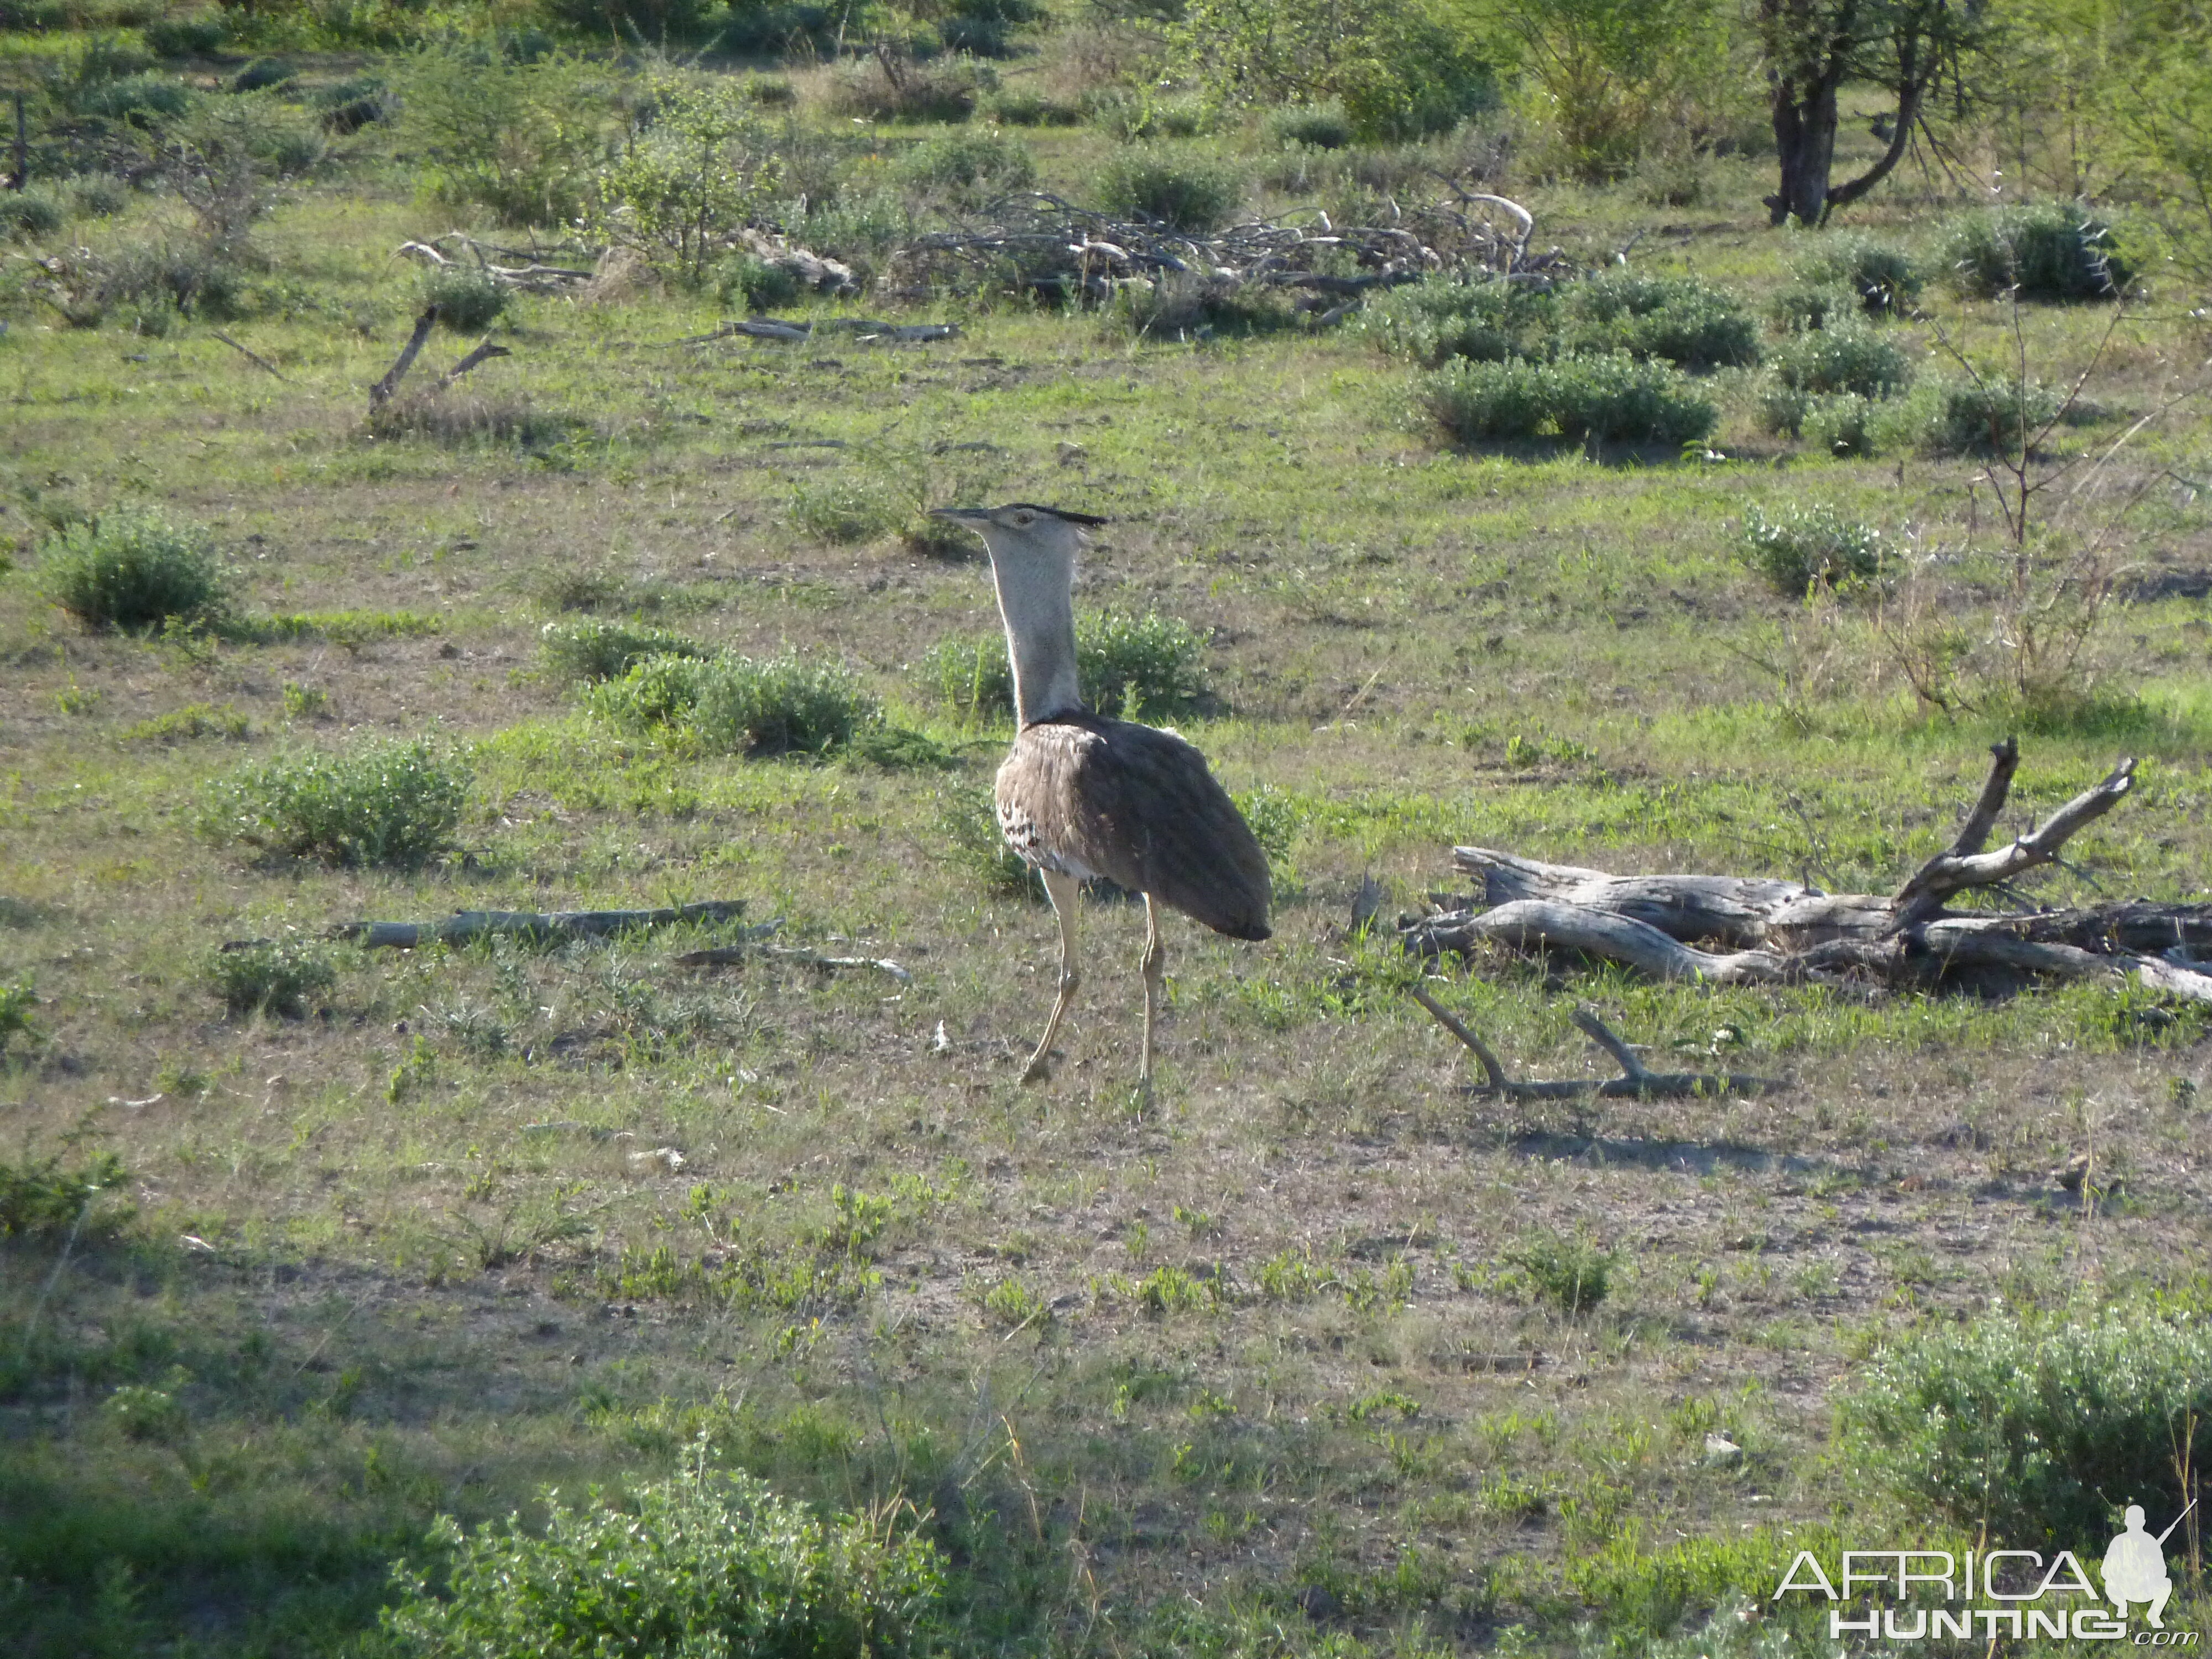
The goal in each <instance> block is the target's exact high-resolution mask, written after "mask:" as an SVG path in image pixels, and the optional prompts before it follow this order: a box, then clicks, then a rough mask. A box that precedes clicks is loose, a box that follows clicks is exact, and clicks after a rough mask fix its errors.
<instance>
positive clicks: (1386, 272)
mask: <svg viewBox="0 0 2212 1659" xmlns="http://www.w3.org/2000/svg"><path fill="white" fill-rule="evenodd" d="M1534 230H1535V221H1534V219H1533V218H1532V217H1531V216H1530V215H1529V213H1528V210H1527V209H1525V208H1522V206H1520V205H1519V204H1517V203H1514V202H1510V201H1508V200H1506V198H1505V197H1502V196H1484V195H1470V194H1465V193H1462V195H1461V197H1460V200H1459V201H1458V202H1457V203H1456V204H1450V203H1443V202H1439V203H1436V204H1431V205H1429V206H1426V207H1420V208H1415V209H1413V210H1409V211H1406V212H1403V213H1401V214H1400V215H1398V216H1397V217H1396V218H1395V220H1394V221H1393V222H1390V223H1389V224H1376V225H1338V224H1335V223H1333V222H1331V221H1330V219H1329V216H1328V214H1326V213H1324V212H1322V211H1321V210H1318V209H1314V210H1305V211H1302V212H1300V213H1297V214H1294V215H1288V216H1284V217H1282V218H1280V219H1274V220H1264V219H1255V220H1249V221H1247V222H1244V223H1242V224H1237V225H1231V226H1230V227H1228V228H1226V229H1223V230H1218V231H1214V232H1210V233H1206V234H1199V233H1196V232H1193V231H1184V230H1178V229H1176V228H1174V227H1173V226H1170V225H1165V224H1162V223H1159V222H1157V221H1151V220H1132V219H1122V218H1116V217H1115V216H1111V215H1109V214H1105V213H1101V212H1097V211H1095V210H1092V209H1089V208H1083V207H1078V206H1076V205H1075V204H1073V203H1072V202H1068V201H1065V200H1063V199H1062V198H1060V197H1057V196H1050V195H1046V194H1043V193H1042V192H1036V191H1024V192H1023V193H1022V194H1019V195H1016V196H1008V197H1002V198H1001V199H1000V200H999V201H997V202H994V203H993V204H991V205H990V206H988V207H987V208H985V209H983V210H981V212H979V213H978V214H976V215H975V217H974V218H973V219H972V220H969V221H967V222H962V223H957V224H955V225H952V226H951V227H949V228H945V229H943V230H937V231H931V232H928V233H927V234H923V235H921V236H918V237H916V238H915V240H912V241H910V242H908V244H907V245H906V246H903V247H902V248H900V249H899V250H898V251H897V252H896V253H895V254H893V255H892V256H891V259H890V266H889V270H890V281H891V282H892V283H893V284H895V287H896V291H899V292H902V293H906V294H910V295H915V296H917V297H918V296H920V295H923V294H927V293H941V292H946V291H954V292H957V291H967V290H973V289H986V288H1000V289H1013V290H1015V291H1018V292H1022V293H1028V294H1035V295H1044V296H1047V297H1049V298H1054V299H1059V300H1086V301H1094V302H1103V301H1109V300H1111V299H1112V298H1113V297H1114V296H1115V294H1116V293H1118V292H1120V291H1121V289H1125V288H1127V287H1129V286H1131V285H1138V286H1141V287H1145V288H1151V287H1152V286H1154V285H1156V284H1158V283H1163V282H1166V281H1170V280H1175V279H1183V280H1186V281H1196V282H1201V283H1208V284H1215V285H1219V286H1222V287H1225V288H1244V287H1254V288H1262V289H1291V290H1303V291H1304V292H1305V293H1306V294H1308V295H1314V296H1316V297H1317V298H1320V299H1322V300H1324V301H1334V302H1335V304H1336V305H1337V306H1338V307H1340V308H1341V307H1344V306H1345V305H1346V304H1347V303H1348V302H1356V301H1358V299H1359V298H1360V297H1361V296H1363V295H1366V294H1367V293H1369V292H1370V291H1371V290H1373V289H1380V288H1390V287H1395V285H1397V284H1399V283H1412V282H1418V281H1419V280H1420V279H1421V278H1422V277H1424V276H1430V275H1431V274H1434V273H1437V272H1442V271H1462V272H1463V271H1472V270H1488V271H1492V272H1495V273H1497V274H1498V275H1501V276H1536V275H1539V274H1541V273H1544V272H1547V271H1550V270H1553V269H1554V268H1559V269H1560V270H1563V271H1564V270H1565V256H1564V255H1562V254H1560V253H1559V251H1558V250H1557V249H1553V250H1552V251H1551V252H1547V253H1542V254H1535V255H1532V254H1531V253H1530V252H1529V249H1528V242H1529V238H1530V237H1531V236H1532V235H1533V234H1534Z"/></svg>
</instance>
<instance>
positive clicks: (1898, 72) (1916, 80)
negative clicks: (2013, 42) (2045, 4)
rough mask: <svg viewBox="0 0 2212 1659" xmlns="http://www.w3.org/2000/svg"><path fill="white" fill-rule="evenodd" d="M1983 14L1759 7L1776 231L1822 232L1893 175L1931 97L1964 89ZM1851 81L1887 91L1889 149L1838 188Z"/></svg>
mask: <svg viewBox="0 0 2212 1659" xmlns="http://www.w3.org/2000/svg"><path fill="white" fill-rule="evenodd" d="M1985 10H1986V8H1985V6H1984V3H1983V0H1758V14H1757V15H1758V23H1759V50H1760V52H1761V55H1762V56H1763V57H1764V58H1765V62H1766V82H1767V90H1768V95H1769V98H1770V100H1771V105H1772V108H1773V112H1774V148H1775V150H1776V153H1777V155H1778V158H1779V160H1780V161H1781V170H1782V179H1781V187H1780V188H1779V189H1778V190H1777V191H1775V193H1774V194H1773V195H1771V196H1770V197H1767V198H1766V205H1767V209H1768V210H1769V212H1770V213H1771V216H1772V222H1774V223H1775V224H1781V223H1783V222H1784V221H1785V220H1789V219H1795V220H1796V221H1797V222H1799V223H1800V224H1803V225H1818V224H1820V223H1821V222H1823V221H1825V220H1826V218H1827V216H1828V215H1829V214H1830V213H1831V212H1832V211H1833V210H1835V209H1837V208H1839V207H1841V206H1843V205H1844V204H1846V203H1849V202H1855V201H1857V199H1858V198H1859V197H1862V196H1863V195H1865V194H1866V193H1867V192H1868V191H1870V190H1872V189H1873V188H1874V187H1875V185H1878V184H1880V183H1881V181H1882V180H1883V179H1886V178H1887V177H1888V176H1889V172H1890V169H1891V168H1893V167H1895V166H1896V165H1897V164H1898V162H1899V161H1900V160H1902V159H1903V158H1904V155H1905V147H1906V145H1907V144H1909V143H1911V139H1912V129H1913V125H1914V124H1915V123H1916V122H1918V121H1919V120H1921V119H1922V118H1923V115H1924V112H1925V110H1926V107H1927V104H1928V100H1929V97H1930V96H1931V94H1934V93H1935V92H1936V91H1937V90H1938V89H1939V88H1941V87H1942V85H1943V84H1944V83H1945V82H1950V83H1951V84H1952V85H1953V86H1954V88H1959V89H1960V90H1961V91H1962V92H1963V89H1964V86H1965V82H1964V79H1963V75H1962V71H1963V70H1964V69H1965V68H1966V64H1968V63H1969V61H1970V60H1971V59H1972V58H1973V57H1975V56H1976V55H1977V54H1978V53H1979V52H1981V51H1982V50H1983V49H1984V45H1985V42H1986V39H1987V33H1988V26H1987V23H1986V21H1985V16H1984V14H1985ZM1847 81H1849V82H1860V83H1863V84H1867V85H1871V86H1876V87H1880V88H1882V89H1883V90H1884V91H1885V92H1886V93H1887V94H1889V96H1891V97H1892V98H1893V99H1894V100H1896V107H1895V110H1894V112H1893V113H1892V114H1891V116H1890V117H1889V148H1888V149H1887V150H1886V151H1885V152H1884V153H1883V154H1882V155H1881V156H1880V157H1878V158H1877V159H1876V160H1875V163H1874V165H1873V166H1872V167H1869V168H1868V169H1867V170H1866V171H1865V172H1864V173H1861V174H1860V175H1859V176H1858V177H1857V178H1856V179H1849V180H1847V181H1846V182H1844V183H1843V184H1840V185H1832V184H1831V183H1830V182H1829V176H1830V174H1831V173H1832V172H1833V170H1834V167H1835V157H1836V119H1837V94H1838V93H1839V92H1840V91H1841V90H1842V88H1843V86H1844V82H1847Z"/></svg>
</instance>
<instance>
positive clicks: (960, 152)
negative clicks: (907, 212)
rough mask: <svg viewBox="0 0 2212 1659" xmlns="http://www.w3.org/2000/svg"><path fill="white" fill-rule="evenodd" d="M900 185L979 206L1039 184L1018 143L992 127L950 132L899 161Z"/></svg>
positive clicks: (1026, 149) (1033, 162)
mask: <svg viewBox="0 0 2212 1659" xmlns="http://www.w3.org/2000/svg"><path fill="white" fill-rule="evenodd" d="M898 176H899V179H900V180H901V181H902V183H904V184H906V185H908V186H910V187H911V188H914V189H917V190H924V191H933V192H934V193H936V194H938V195H941V196H945V197H950V198H951V199H952V200H954V201H957V202H971V203H972V202H978V201H981V200H985V199H987V198H988V197H994V196H1003V195H1006V193H1007V192H1009V191H1018V190H1027V189H1028V188H1029V187H1030V185H1033V184H1035V183H1036V158H1035V157H1033V156H1032V155H1030V151H1029V146H1028V145H1026V144H1024V143H1022V142H1021V141H1020V140H1019V139H1017V138H1009V137H1006V134H1004V133H1002V132H1000V131H996V130H994V129H993V128H990V127H975V128H969V129H968V130H966V131H959V132H948V133H946V134H945V135H944V136H943V137H938V138H931V139H927V140H926V141H924V142H923V143H919V144H916V145H915V147H914V148H913V149H910V150H908V152H907V153H906V154H905V155H902V156H901V157H900V158H899V162H898Z"/></svg>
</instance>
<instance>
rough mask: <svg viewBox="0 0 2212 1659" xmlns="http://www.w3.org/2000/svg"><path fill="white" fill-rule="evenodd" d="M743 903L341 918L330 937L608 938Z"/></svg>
mask: <svg viewBox="0 0 2212 1659" xmlns="http://www.w3.org/2000/svg"><path fill="white" fill-rule="evenodd" d="M744 908H745V902H744V900H743V899H717V900H713V901H710V902H707V903H703V904H679V905H676V906H674V907H672V908H668V909H662V910H547V911H539V910H459V911H456V912H454V914H453V915H450V916H444V917H441V918H440V919H439V920H438V921H342V922H339V923H338V924H337V926H335V927H332V928H331V930H330V934H329V937H331V939H351V940H352V941H353V942H354V943H356V944H357V945H364V946H367V947H368V949H370V950H392V951H412V950H414V949H416V948H417V947H418V946H421V945H459V944H462V943H465V941H467V940H469V939H483V938H486V937H488V936H489V935H492V934H495V933H498V934H505V935H507V936H509V937H514V938H525V939H605V938H606V937H607V936H608V935H609V934H611V933H628V932H629V931H630V930H631V929H633V928H640V927H676V926H678V925H679V924H681V923H684V922H701V921H733V920H734V919H736V918H737V917H738V916H739V915H743V914H744ZM764 925H765V926H767V927H770V928H772V927H775V924H774V923H768V924H764ZM678 960H681V958H680V957H679V958H678Z"/></svg>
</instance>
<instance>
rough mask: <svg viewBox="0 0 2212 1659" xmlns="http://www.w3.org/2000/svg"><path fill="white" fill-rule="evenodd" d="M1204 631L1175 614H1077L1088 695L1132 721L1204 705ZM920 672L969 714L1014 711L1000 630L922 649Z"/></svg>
mask: <svg viewBox="0 0 2212 1659" xmlns="http://www.w3.org/2000/svg"><path fill="white" fill-rule="evenodd" d="M1205 653H1206V640H1205V636H1204V635H1201V634H1200V633H1199V632H1198V631H1197V630H1196V629H1194V628H1192V627H1191V626H1190V625H1189V624H1188V623H1185V622H1183V621H1182V620H1181V619H1180V618H1177V617H1162V616H1159V615H1158V614H1156V613H1155V614H1150V615H1146V616H1143V617H1133V616H1127V615H1122V614H1120V613H1116V612H1110V611H1107V612H1092V613H1089V614H1086V615H1085V616H1082V617H1078V618H1077V619H1076V624H1075V674H1076V680H1077V683H1078V684H1080V685H1081V687H1082V688H1083V696H1084V701H1085V702H1086V703H1087V704H1088V705H1089V706H1090V707H1091V708H1095V709H1097V710H1099V711H1100V712H1101V713H1103V714H1118V715H1121V716H1122V717H1124V718H1127V719H1135V718H1137V717H1139V715H1141V716H1142V717H1143V718H1145V719H1147V720H1166V719H1172V718H1174V717H1176V716H1177V715H1182V714H1194V713H1195V712H1197V710H1198V709H1199V708H1201V707H1203V706H1204V704H1205V702H1206V697H1207V695H1208V693H1207V687H1206V671H1205V667H1204V659H1205ZM919 677H920V678H921V681H922V683H923V684H925V685H927V687H928V688H929V690H931V692H932V693H933V695H934V696H936V697H937V698H938V700H939V702H943V703H944V704H945V706H946V707H947V708H951V710H952V711H953V712H954V713H955V714H958V715H959V716H960V717H961V718H962V719H963V720H978V719H981V720H991V719H997V718H1000V717H1001V716H1009V717H1010V716H1011V715H1012V713H1013V702H1014V676H1013V670H1012V667H1011V666H1010V665H1008V663H1007V660H1006V641H1005V639H1004V638H1003V637H1002V636H1001V635H995V634H994V635H987V636H986V637H984V638H981V639H972V640H940V641H938V643H937V644H935V645H933V646H932V647H930V648H929V649H928V650H927V652H925V653H923V655H922V659H921V665H920V667H919Z"/></svg>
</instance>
